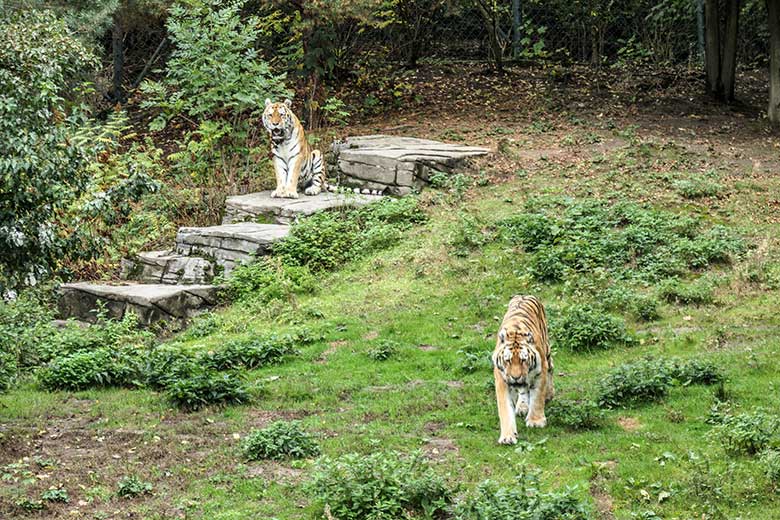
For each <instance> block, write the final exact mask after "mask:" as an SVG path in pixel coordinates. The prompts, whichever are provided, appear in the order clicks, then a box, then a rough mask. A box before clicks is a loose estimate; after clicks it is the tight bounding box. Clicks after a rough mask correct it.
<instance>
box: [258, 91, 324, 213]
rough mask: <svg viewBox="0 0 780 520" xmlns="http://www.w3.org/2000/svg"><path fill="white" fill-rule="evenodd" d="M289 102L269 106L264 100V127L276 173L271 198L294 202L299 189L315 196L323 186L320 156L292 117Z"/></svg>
mask: <svg viewBox="0 0 780 520" xmlns="http://www.w3.org/2000/svg"><path fill="white" fill-rule="evenodd" d="M291 107H292V101H290V100H289V99H285V100H284V103H272V102H271V100H270V99H266V100H265V110H263V126H264V127H265V129H266V130H267V131H268V134H269V136H270V139H271V155H272V156H273V164H274V172H275V173H276V189H275V190H274V191H273V192H272V193H271V197H274V198H286V199H297V198H298V189H303V192H304V193H305V194H306V195H317V194H319V193H320V192H321V191H322V190H323V188H325V187H326V178H325V166H324V163H323V160H322V153H321V152H320V151H319V150H314V149H312V148H311V146H309V143H308V141H306V136H305V135H304V133H303V126H302V125H301V122H300V121H299V120H298V118H297V117H296V116H295V114H293V112H292V110H291Z"/></svg>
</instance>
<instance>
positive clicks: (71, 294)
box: [58, 282, 218, 325]
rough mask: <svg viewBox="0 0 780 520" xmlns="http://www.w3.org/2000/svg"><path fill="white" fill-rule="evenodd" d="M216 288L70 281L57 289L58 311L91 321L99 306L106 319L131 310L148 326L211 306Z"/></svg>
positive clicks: (122, 314)
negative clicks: (101, 307)
mask: <svg viewBox="0 0 780 520" xmlns="http://www.w3.org/2000/svg"><path fill="white" fill-rule="evenodd" d="M217 291H218V287H217V286H213V285H163V284H123V285H109V284H101V283H92V282H78V283H69V284H63V285H62V286H60V288H59V291H58V292H59V295H60V299H59V312H60V317H61V318H63V319H69V318H75V319H78V320H82V321H86V322H90V323H94V322H95V320H96V318H97V309H98V307H99V306H101V305H102V306H104V308H105V310H106V313H107V316H108V317H109V318H117V319H120V318H122V317H123V316H124V315H125V314H126V313H127V312H134V313H136V314H137V315H138V318H139V322H140V323H141V324H142V325H151V324H153V323H156V322H158V321H170V320H186V319H187V318H190V317H192V316H195V315H196V314H198V313H199V312H203V311H204V310H206V309H208V308H211V307H214V306H215V305H216V304H217Z"/></svg>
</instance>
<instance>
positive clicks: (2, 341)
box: [0, 290, 54, 367]
mask: <svg viewBox="0 0 780 520" xmlns="http://www.w3.org/2000/svg"><path fill="white" fill-rule="evenodd" d="M53 319H54V312H53V311H52V310H51V308H50V307H49V306H48V305H46V303H45V302H44V301H42V298H41V297H40V295H39V293H38V292H34V291H31V290H28V291H24V292H23V293H22V294H20V295H19V296H18V297H17V298H16V299H15V300H11V301H3V300H2V299H0V352H3V353H5V354H13V355H14V356H15V360H14V364H15V365H18V366H20V367H30V366H35V365H37V364H39V363H40V362H41V359H40V358H41V351H42V350H48V349H46V348H45V347H44V345H46V344H48V343H50V342H51V338H52V336H54V331H53V330H52V328H51V325H50V323H51V321H52V320H53ZM46 360H47V359H44V360H43V361H46Z"/></svg>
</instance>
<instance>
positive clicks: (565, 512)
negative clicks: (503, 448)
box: [454, 470, 592, 520]
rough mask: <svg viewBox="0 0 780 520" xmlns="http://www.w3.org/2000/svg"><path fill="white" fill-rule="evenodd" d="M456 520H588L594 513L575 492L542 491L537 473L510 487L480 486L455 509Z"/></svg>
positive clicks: (522, 475)
mask: <svg viewBox="0 0 780 520" xmlns="http://www.w3.org/2000/svg"><path fill="white" fill-rule="evenodd" d="M454 517H455V519H456V520H496V519H503V518H506V519H509V518H535V519H536V518H538V519H540V520H553V519H557V518H566V519H567V520H587V519H589V518H592V513H591V511H590V509H589V507H588V506H587V502H585V501H584V500H583V499H581V498H580V497H578V496H577V494H576V491H575V490H574V489H571V488H567V489H564V490H560V491H543V490H542V489H541V485H540V482H539V474H538V472H537V471H529V470H524V471H522V472H521V473H520V474H519V475H518V476H517V477H516V479H515V484H514V485H512V486H509V487H506V486H501V485H499V484H498V483H497V482H494V481H492V480H486V481H484V482H482V483H481V484H479V486H478V487H477V490H476V492H475V493H472V494H471V495H470V496H467V497H466V498H465V499H464V500H463V501H462V502H461V503H459V504H458V505H457V506H456V507H455V515H454Z"/></svg>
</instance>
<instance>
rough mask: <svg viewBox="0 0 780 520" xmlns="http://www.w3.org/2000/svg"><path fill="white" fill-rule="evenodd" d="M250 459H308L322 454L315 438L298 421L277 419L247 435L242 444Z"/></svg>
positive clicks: (246, 455) (245, 454)
mask: <svg viewBox="0 0 780 520" xmlns="http://www.w3.org/2000/svg"><path fill="white" fill-rule="evenodd" d="M242 450H243V452H244V457H246V458H247V459H248V460H267V459H270V460H285V459H306V458H309V457H316V456H317V455H319V454H320V448H319V446H318V445H317V442H316V441H315V440H314V438H313V437H312V436H311V435H310V434H309V433H307V432H306V431H304V430H303V428H302V427H301V423H300V422H298V421H290V422H287V421H275V422H273V423H271V424H269V425H268V426H267V427H265V428H263V429H262V430H254V431H253V432H252V433H250V434H249V435H247V437H246V439H245V440H244V444H243V446H242Z"/></svg>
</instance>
